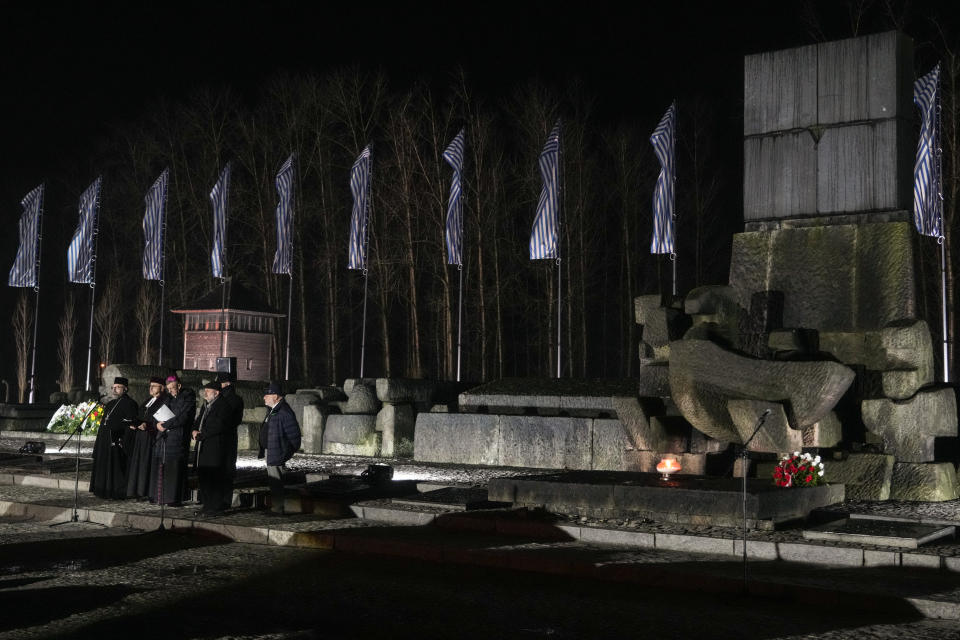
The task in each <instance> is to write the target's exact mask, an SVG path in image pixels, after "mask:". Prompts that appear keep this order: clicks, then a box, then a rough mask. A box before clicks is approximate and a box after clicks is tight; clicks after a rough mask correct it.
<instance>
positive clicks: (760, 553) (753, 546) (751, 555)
mask: <svg viewBox="0 0 960 640" xmlns="http://www.w3.org/2000/svg"><path fill="white" fill-rule="evenodd" d="M733 555H735V556H738V557H743V540H742V539H740V540H734V541H733ZM747 558H748V559H750V560H779V558H780V556H779V554H778V553H777V543H776V542H767V541H765V540H750V539H747Z"/></svg>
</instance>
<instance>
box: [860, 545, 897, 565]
mask: <svg viewBox="0 0 960 640" xmlns="http://www.w3.org/2000/svg"><path fill="white" fill-rule="evenodd" d="M863 566H865V567H897V566H900V552H899V551H876V550H873V549H864V550H863Z"/></svg>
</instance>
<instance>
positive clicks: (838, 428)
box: [784, 411, 843, 452]
mask: <svg viewBox="0 0 960 640" xmlns="http://www.w3.org/2000/svg"><path fill="white" fill-rule="evenodd" d="M800 431H801V434H802V436H803V446H804V447H823V448H827V447H835V446H836V445H837V443H838V442H840V440H842V439H843V426H842V425H841V424H840V418H838V417H837V414H836V413H834V412H833V411H831V412H830V413H828V414H827V415H826V416H824V417H823V419H821V420H818V421H817V422H814V423H813V424H811V425H808V426H806V427H803V429H801V430H800ZM798 448H799V447H798ZM784 451H785V452H786V451H794V449H784Z"/></svg>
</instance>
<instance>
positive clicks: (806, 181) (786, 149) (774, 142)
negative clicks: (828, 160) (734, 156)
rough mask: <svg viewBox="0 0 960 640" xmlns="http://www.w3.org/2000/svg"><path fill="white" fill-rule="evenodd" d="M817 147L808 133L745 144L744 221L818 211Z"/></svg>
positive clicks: (750, 141) (773, 137) (757, 139)
mask: <svg viewBox="0 0 960 640" xmlns="http://www.w3.org/2000/svg"><path fill="white" fill-rule="evenodd" d="M818 155H819V154H818V151H817V143H816V141H815V140H814V139H813V136H811V135H810V133H809V132H807V131H791V132H786V133H780V134H774V135H765V136H763V137H759V138H747V139H745V140H744V141H743V219H744V221H746V222H749V221H751V220H765V219H770V218H789V217H795V216H799V215H803V214H810V213H813V212H815V211H816V210H817V208H816V207H817V188H818V182H817V174H818V170H817V158H818Z"/></svg>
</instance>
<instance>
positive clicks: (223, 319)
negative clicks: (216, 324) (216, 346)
mask: <svg viewBox="0 0 960 640" xmlns="http://www.w3.org/2000/svg"><path fill="white" fill-rule="evenodd" d="M221 273H222V271H221ZM226 325H227V279H226V278H225V277H222V276H221V277H220V357H221V358H222V357H224V356H225V355H227V354H226V348H227V333H226Z"/></svg>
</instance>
